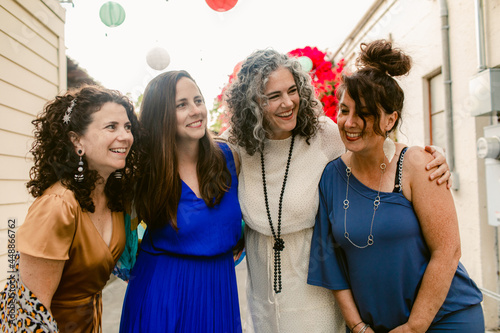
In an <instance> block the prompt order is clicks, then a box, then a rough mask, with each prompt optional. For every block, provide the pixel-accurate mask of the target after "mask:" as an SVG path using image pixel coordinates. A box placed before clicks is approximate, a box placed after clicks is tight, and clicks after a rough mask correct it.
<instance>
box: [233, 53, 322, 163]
mask: <svg viewBox="0 0 500 333" xmlns="http://www.w3.org/2000/svg"><path fill="white" fill-rule="evenodd" d="M280 67H283V68H286V69H288V70H289V71H290V73H292V75H293V78H294V80H295V84H296V85H297V89H298V93H299V97H300V105H299V112H298V114H297V125H296V127H295V128H294V130H293V131H292V132H293V134H295V135H301V136H304V137H305V138H306V141H307V143H309V139H310V138H312V137H313V136H314V135H316V132H317V130H318V116H319V115H320V114H321V113H322V108H321V103H320V102H319V101H318V99H317V98H316V96H315V92H314V87H313V85H312V83H311V77H310V76H309V74H307V73H306V72H304V71H303V70H302V67H301V65H300V63H299V62H298V61H297V60H295V59H294V58H290V57H289V56H288V55H286V54H282V53H279V52H277V51H275V50H272V49H265V50H259V51H255V52H254V53H252V54H251V55H250V56H249V57H248V58H246V59H245V61H244V62H243V64H242V65H241V69H240V71H239V72H238V76H237V79H236V80H235V81H234V82H233V83H232V84H231V85H230V86H229V88H228V90H227V95H226V98H227V104H228V106H229V113H230V115H231V116H230V121H229V123H230V125H231V134H230V136H229V142H231V143H233V144H237V145H239V146H241V147H243V148H245V150H246V151H247V153H248V154H249V155H253V154H254V153H255V152H256V151H262V150H263V148H264V140H265V138H266V136H269V134H270V133H269V132H268V131H269V130H268V129H266V128H265V124H264V114H263V106H264V105H265V104H266V103H267V102H268V98H267V96H265V95H264V91H265V89H266V84H267V82H268V78H269V76H270V75H271V73H273V72H274V71H276V70H277V69H278V68H280Z"/></svg>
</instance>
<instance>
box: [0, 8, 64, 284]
mask: <svg viewBox="0 0 500 333" xmlns="http://www.w3.org/2000/svg"><path fill="white" fill-rule="evenodd" d="M64 18H65V11H64V9H63V8H62V7H61V6H60V4H59V2H58V1H55V0H17V1H14V0H0V284H1V285H2V286H3V283H4V281H5V278H6V274H7V271H8V270H9V269H8V257H7V250H8V247H7V244H8V242H7V237H8V232H7V230H8V229H9V228H8V225H7V221H8V219H9V218H16V219H17V226H16V229H17V227H18V226H19V225H20V224H22V222H23V221H24V217H25V216H26V213H27V209H28V207H29V204H30V203H31V202H32V198H31V197H30V195H29V194H28V192H27V190H26V186H25V184H26V182H27V181H28V179H29V169H30V167H31V165H32V159H31V156H30V154H29V149H30V146H31V142H32V134H33V133H32V132H33V125H32V124H31V121H32V120H33V119H34V118H35V117H36V115H37V114H38V113H39V112H40V111H41V110H42V108H43V106H44V104H45V103H46V102H47V101H48V100H50V99H52V98H54V97H55V96H56V95H57V94H58V93H59V92H61V91H64V90H65V89H66V54H65V46H64ZM12 231H15V230H12Z"/></svg>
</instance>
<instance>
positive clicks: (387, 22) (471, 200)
mask: <svg viewBox="0 0 500 333" xmlns="http://www.w3.org/2000/svg"><path fill="white" fill-rule="evenodd" d="M447 3H448V10H449V26H450V30H449V37H450V50H451V79H452V105H453V124H454V136H453V137H454V144H455V151H454V156H455V164H456V172H457V173H458V179H456V180H455V181H456V182H457V183H458V184H459V186H460V188H459V190H457V191H453V196H454V199H455V205H456V209H457V212H458V217H459V225H460V235H461V241H462V259H461V261H462V262H463V263H464V265H465V266H466V268H467V270H468V271H469V273H470V275H471V276H472V277H473V279H474V280H475V281H476V282H477V283H478V285H480V286H481V287H483V288H485V289H488V290H491V291H493V292H498V278H497V271H498V259H497V258H498V257H497V255H498V246H497V245H496V239H497V237H496V236H497V232H498V231H497V230H496V229H497V228H496V227H492V226H489V225H488V222H487V215H486V194H485V193H486V192H485V179H484V177H485V175H484V160H481V159H478V158H477V157H476V141H477V139H478V138H479V137H481V136H483V127H484V126H486V125H488V124H489V122H490V119H489V118H488V117H474V116H472V115H471V110H472V105H473V100H472V97H471V96H470V94H469V81H470V78H471V77H472V76H473V75H474V74H476V73H477V71H478V56H477V48H476V15H475V4H474V3H475V1H467V0H453V1H451V0H448V1H447ZM484 3H485V4H484V5H485V20H486V22H485V31H486V45H487V66H488V67H498V66H500V21H499V20H495V19H493V18H498V17H500V1H499V0H493V1H488V0H485V1H484ZM372 9H374V10H373V12H372V13H371V15H369V17H365V19H364V20H363V21H362V22H360V23H359V26H358V27H357V28H356V29H355V30H354V31H353V34H352V36H349V37H348V38H347V39H346V40H345V42H344V44H343V45H342V46H341V47H340V48H339V50H337V51H336V52H334V54H335V61H338V60H340V58H343V57H345V58H346V59H350V60H352V59H354V58H355V55H354V54H355V53H356V52H357V51H358V50H359V43H360V42H367V41H371V40H374V39H378V38H386V39H392V41H393V42H394V44H395V45H396V46H399V47H401V48H402V49H404V50H405V51H407V52H408V53H409V54H410V55H411V56H412V57H413V60H414V65H413V68H412V71H411V73H410V75H408V76H407V77H402V78H401V86H402V87H403V89H404V91H405V107H404V110H403V125H402V127H401V132H400V133H398V140H399V141H401V142H405V143H407V144H409V145H425V144H428V143H429V131H428V129H427V128H428V99H427V79H426V77H427V76H428V75H429V74H430V73H433V72H436V71H438V70H439V68H440V67H441V64H442V47H441V45H442V41H441V17H440V13H441V11H440V3H439V1H436V0H427V1H411V0H388V1H383V0H380V1H374V7H373V8H372ZM440 132H441V134H442V135H446V129H445V128H442V129H440ZM484 306H485V313H486V316H487V325H488V326H489V327H496V326H497V325H498V302H497V301H496V300H493V299H491V298H488V297H485V302H484Z"/></svg>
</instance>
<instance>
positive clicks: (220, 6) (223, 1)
mask: <svg viewBox="0 0 500 333" xmlns="http://www.w3.org/2000/svg"><path fill="white" fill-rule="evenodd" d="M205 1H206V2H207V5H209V6H210V8H212V9H213V10H215V11H216V12H227V11H228V10H230V9H231V8H233V7H234V6H236V3H237V2H238V0H205Z"/></svg>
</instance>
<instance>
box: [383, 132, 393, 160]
mask: <svg viewBox="0 0 500 333" xmlns="http://www.w3.org/2000/svg"><path fill="white" fill-rule="evenodd" d="M382 149H383V151H384V155H385V157H386V158H387V160H388V161H389V163H391V161H392V158H393V157H394V155H395V154H396V144H395V143H394V141H392V139H391V138H390V137H389V132H385V140H384V145H383V146H382Z"/></svg>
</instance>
